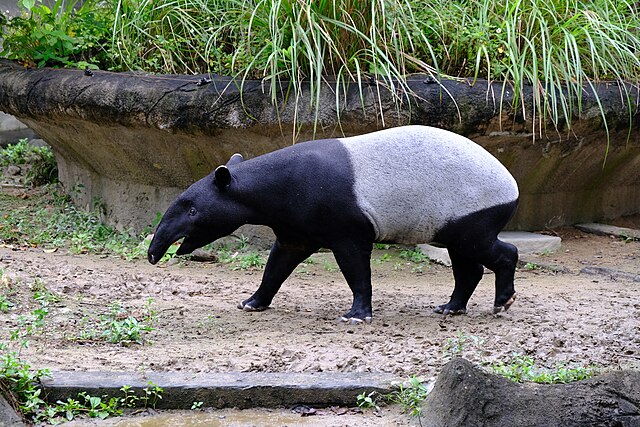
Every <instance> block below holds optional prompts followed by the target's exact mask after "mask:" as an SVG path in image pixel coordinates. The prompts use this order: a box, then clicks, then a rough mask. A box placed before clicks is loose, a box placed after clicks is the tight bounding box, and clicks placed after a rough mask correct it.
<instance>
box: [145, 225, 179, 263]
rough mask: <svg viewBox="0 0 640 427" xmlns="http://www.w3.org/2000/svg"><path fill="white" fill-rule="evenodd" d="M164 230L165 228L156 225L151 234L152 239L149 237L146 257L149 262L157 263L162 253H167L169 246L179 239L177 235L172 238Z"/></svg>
mask: <svg viewBox="0 0 640 427" xmlns="http://www.w3.org/2000/svg"><path fill="white" fill-rule="evenodd" d="M165 230H166V228H161V227H158V228H157V229H156V232H155V234H154V235H153V239H151V243H150V244H149V250H148V251H147V259H148V260H149V262H150V263H151V264H157V263H158V262H159V261H160V260H161V259H162V257H163V256H164V254H165V253H167V250H169V246H171V245H172V244H173V242H175V241H176V240H178V239H179V237H176V238H174V237H173V236H167V233H166V231H165Z"/></svg>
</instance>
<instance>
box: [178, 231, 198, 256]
mask: <svg viewBox="0 0 640 427" xmlns="http://www.w3.org/2000/svg"><path fill="white" fill-rule="evenodd" d="M198 247H200V245H198V244H197V243H196V242H194V241H193V240H192V239H191V238H190V237H189V236H184V240H183V241H182V243H181V244H180V247H179V248H178V250H177V251H176V255H185V254H190V253H191V252H193V251H195V250H196V249H197V248H198Z"/></svg>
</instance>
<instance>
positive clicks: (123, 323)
mask: <svg viewBox="0 0 640 427" xmlns="http://www.w3.org/2000/svg"><path fill="white" fill-rule="evenodd" d="M152 302H153V300H152V299H151V298H150V299H149V300H147V303H146V305H145V310H144V313H143V317H142V318H141V319H138V318H137V317H135V316H133V315H131V314H129V313H128V312H127V310H125V309H124V307H123V306H122V303H120V302H114V303H112V304H111V305H110V306H109V312H108V313H107V314H104V315H101V316H100V317H99V319H98V326H97V328H95V329H94V328H87V329H83V330H82V331H81V332H80V334H79V335H78V337H77V338H78V339H81V340H104V341H107V342H110V343H113V344H122V345H125V346H128V345H131V344H144V335H145V334H147V333H149V332H152V331H153V330H154V327H153V326H152V325H153V323H155V321H156V316H157V313H156V311H155V310H154V309H153V308H152ZM90 322H91V323H92V322H94V321H93V320H92V319H88V318H85V319H83V324H85V325H86V323H90Z"/></svg>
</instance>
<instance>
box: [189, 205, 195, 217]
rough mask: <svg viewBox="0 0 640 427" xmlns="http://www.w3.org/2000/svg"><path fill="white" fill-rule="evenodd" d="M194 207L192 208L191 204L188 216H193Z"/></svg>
mask: <svg viewBox="0 0 640 427" xmlns="http://www.w3.org/2000/svg"><path fill="white" fill-rule="evenodd" d="M196 212H197V211H196V208H194V207H193V206H191V209H189V216H194V215H195V214H196Z"/></svg>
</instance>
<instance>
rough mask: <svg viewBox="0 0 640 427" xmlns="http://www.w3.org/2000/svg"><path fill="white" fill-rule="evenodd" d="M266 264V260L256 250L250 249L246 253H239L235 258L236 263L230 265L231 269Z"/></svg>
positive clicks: (242, 268) (249, 267)
mask: <svg viewBox="0 0 640 427" xmlns="http://www.w3.org/2000/svg"><path fill="white" fill-rule="evenodd" d="M265 264H266V261H265V260H264V259H263V258H262V255H260V253H258V252H257V251H250V252H248V253H246V254H242V255H239V256H238V257H237V258H236V265H234V266H233V267H232V270H249V269H253V268H260V267H263V266H264V265H265Z"/></svg>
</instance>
